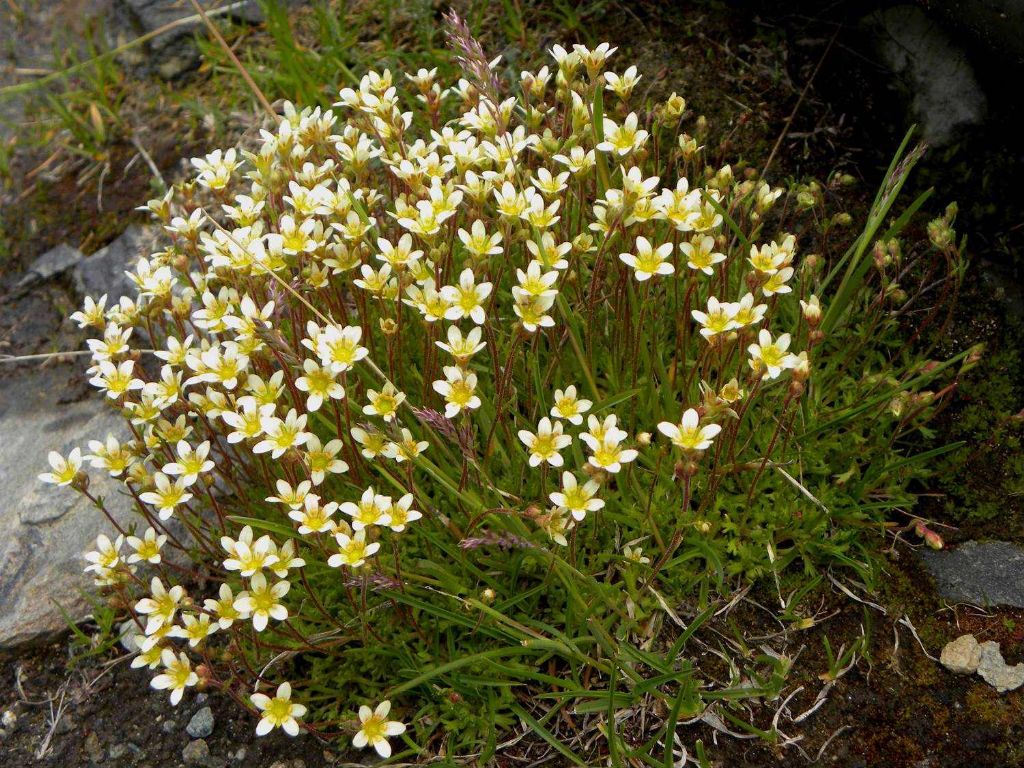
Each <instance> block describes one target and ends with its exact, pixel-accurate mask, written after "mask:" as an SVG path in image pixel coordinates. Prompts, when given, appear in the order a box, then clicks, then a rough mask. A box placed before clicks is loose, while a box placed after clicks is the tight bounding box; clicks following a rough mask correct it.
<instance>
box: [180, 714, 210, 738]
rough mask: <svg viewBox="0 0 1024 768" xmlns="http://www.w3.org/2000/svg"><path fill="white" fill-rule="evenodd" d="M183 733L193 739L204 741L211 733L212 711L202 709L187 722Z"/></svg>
mask: <svg viewBox="0 0 1024 768" xmlns="http://www.w3.org/2000/svg"><path fill="white" fill-rule="evenodd" d="M185 732H186V733H187V734H188V735H189V736H191V737H192V738H193V739H205V738H206V737H207V736H209V735H210V734H211V733H213V710H212V709H210V708H209V707H203V708H202V709H200V710H199V711H198V712H196V713H195V714H194V715H192V719H191V720H189V721H188V725H186V726H185Z"/></svg>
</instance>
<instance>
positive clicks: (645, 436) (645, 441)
mask: <svg viewBox="0 0 1024 768" xmlns="http://www.w3.org/2000/svg"><path fill="white" fill-rule="evenodd" d="M636 444H637V445H642V446H644V447H645V448H646V447H647V446H648V445H650V444H651V433H650V432H641V433H640V434H638V435H637V436H636Z"/></svg>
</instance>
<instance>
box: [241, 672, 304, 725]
mask: <svg viewBox="0 0 1024 768" xmlns="http://www.w3.org/2000/svg"><path fill="white" fill-rule="evenodd" d="M291 699H292V687H291V685H290V684H289V683H281V684H280V685H279V686H277V693H275V694H274V697H273V698H270V697H269V696H267V695H266V694H265V693H254V694H252V696H250V697H249V700H250V701H251V702H252V703H253V704H254V705H255V706H256V708H257V709H258V710H260V711H261V712H262V713H263V716H262V717H261V718H260V721H259V723H258V724H257V725H256V735H257V736H266V735H267V734H268V733H270V732H271V731H272V730H274V729H275V728H280V729H282V730H283V731H284V732H285V733H287V734H288V735H289V736H297V735H298V734H299V723H298V718H300V717H302V716H303V715H305V714H306V707H305V706H303V705H302V704H295V703H293V702H292V700H291Z"/></svg>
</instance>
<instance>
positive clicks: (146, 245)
mask: <svg viewBox="0 0 1024 768" xmlns="http://www.w3.org/2000/svg"><path fill="white" fill-rule="evenodd" d="M158 237H159V232H158V230H157V229H156V228H155V227H140V226H137V225H132V226H130V227H128V229H126V230H125V232H124V234H123V235H121V236H120V237H119V238H117V239H116V240H114V242H112V243H111V244H110V245H108V246H107V247H105V248H101V249H100V250H98V251H96V253H94V254H93V255H92V256H89V257H87V258H85V259H83V260H82V261H80V262H79V263H78V264H77V265H76V266H75V273H74V275H75V288H76V289H77V290H78V292H79V293H80V294H82V295H84V296H92V297H93V298H97V299H98V298H99V297H100V296H102V295H103V294H106V295H107V306H108V307H110V306H113V305H114V304H117V302H118V301H119V300H120V299H121V297H122V296H128V297H129V298H132V299H134V298H135V297H136V295H137V293H138V291H137V289H136V287H135V283H133V282H132V281H131V280H130V279H129V278H128V276H127V275H126V274H125V271H126V270H129V269H134V268H135V265H136V264H137V263H138V261H139V259H140V258H142V257H148V256H149V255H150V254H151V253H152V252H153V251H154V250H155V249H156V247H157V244H158Z"/></svg>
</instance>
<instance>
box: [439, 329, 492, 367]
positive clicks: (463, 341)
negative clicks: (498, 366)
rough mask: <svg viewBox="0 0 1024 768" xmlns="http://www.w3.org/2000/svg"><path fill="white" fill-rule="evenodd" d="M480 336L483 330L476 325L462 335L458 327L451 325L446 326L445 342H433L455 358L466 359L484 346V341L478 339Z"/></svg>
mask: <svg viewBox="0 0 1024 768" xmlns="http://www.w3.org/2000/svg"><path fill="white" fill-rule="evenodd" d="M482 336H483V331H481V330H480V328H478V327H477V328H473V329H471V330H470V331H469V333H467V334H466V335H465V336H463V335H462V331H461V330H459V327H458V326H457V325H452V326H449V327H448V341H447V343H445V342H443V341H436V342H434V343H435V344H437V346H439V347H440V348H441V349H443V350H444V351H445V352H447V353H448V354H449V355H451V356H452V357H454V358H455V359H456V360H468V359H469V358H471V357H472V356H473V355H475V354H476V353H477V352H479V351H480V350H481V349H483V348H484V347H485V346H486V344H485V342H483V341H481V340H480V339H481V337H482Z"/></svg>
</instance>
